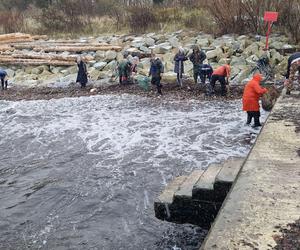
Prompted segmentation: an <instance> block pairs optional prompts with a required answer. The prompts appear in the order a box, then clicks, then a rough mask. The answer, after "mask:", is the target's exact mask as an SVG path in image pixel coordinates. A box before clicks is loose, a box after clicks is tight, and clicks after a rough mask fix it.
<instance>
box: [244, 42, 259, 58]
mask: <svg viewBox="0 0 300 250" xmlns="http://www.w3.org/2000/svg"><path fill="white" fill-rule="evenodd" d="M258 51H259V45H258V44H257V43H252V44H251V45H250V46H248V47H247V48H246V49H245V50H244V52H243V55H244V56H245V57H249V56H251V55H257V54H258Z"/></svg>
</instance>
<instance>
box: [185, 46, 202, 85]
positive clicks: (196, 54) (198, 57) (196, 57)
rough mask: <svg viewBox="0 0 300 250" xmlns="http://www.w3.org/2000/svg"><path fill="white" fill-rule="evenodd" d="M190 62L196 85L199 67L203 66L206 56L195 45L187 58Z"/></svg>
mask: <svg viewBox="0 0 300 250" xmlns="http://www.w3.org/2000/svg"><path fill="white" fill-rule="evenodd" d="M189 58H190V61H191V62H192V63H193V66H194V67H193V70H194V80H195V84H197V79H198V76H199V70H200V65H201V64H203V61H204V60H205V59H206V54H205V53H204V52H203V51H202V50H200V48H199V47H198V46H197V45H195V46H194V48H193V53H192V54H191V55H190V56H189Z"/></svg>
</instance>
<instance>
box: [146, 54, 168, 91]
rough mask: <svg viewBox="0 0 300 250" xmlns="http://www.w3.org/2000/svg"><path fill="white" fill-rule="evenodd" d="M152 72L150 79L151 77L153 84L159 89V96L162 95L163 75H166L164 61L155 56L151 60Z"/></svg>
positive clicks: (150, 72)
mask: <svg viewBox="0 0 300 250" xmlns="http://www.w3.org/2000/svg"><path fill="white" fill-rule="evenodd" d="M150 64H151V66H150V71H149V77H150V76H151V84H153V85H155V86H156V88H157V94H159V95H162V92H161V88H162V84H161V83H160V81H161V77H162V74H163V73H164V65H163V63H162V61H161V60H160V59H159V58H158V57H155V56H152V59H151V60H150Z"/></svg>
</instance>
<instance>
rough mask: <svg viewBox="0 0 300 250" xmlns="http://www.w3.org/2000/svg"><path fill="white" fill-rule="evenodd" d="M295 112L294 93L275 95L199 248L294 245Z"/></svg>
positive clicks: (297, 206) (299, 139) (299, 172)
mask: <svg viewBox="0 0 300 250" xmlns="http://www.w3.org/2000/svg"><path fill="white" fill-rule="evenodd" d="M299 117H300V98H299V93H298V92H294V93H293V94H292V95H291V96H285V95H283V96H282V97H280V98H279V100H278V102H277V103H276V105H275V107H274V109H273V111H272V113H271V114H270V116H269V118H268V121H267V123H266V124H265V126H264V128H263V130H262V132H261V134H260V135H259V137H258V139H257V141H256V143H255V146H254V147H253V149H252V151H251V153H250V155H249V156H248V159H247V161H246V162H245V164H244V166H243V168H242V171H241V172H240V175H239V176H238V179H237V180H236V182H235V183H234V186H233V188H232V190H231V192H230V193H229V195H228V196H227V199H226V200H225V203H224V205H223V208H222V209H221V211H220V213H219V215H218V217H217V219H216V221H215V224H214V226H213V227H212V229H211V231H210V233H209V235H208V237H207V239H206V242H205V243H204V244H203V246H202V248H201V249H204V250H210V249H222V250H223V249H224V250H226V249H228V250H235V249H238V250H244V249H245V250H248V249H251V250H253V249H257V250H261V249H291V250H298V249H299V244H298V238H297V237H298V234H297V232H298V231H297V230H296V229H295V228H297V227H298V222H297V221H298V220H299V214H300V157H299V154H298V150H299V145H300V133H299V120H300V119H299ZM295 222H296V223H295ZM289 224H290V225H293V226H290V227H293V229H295V231H296V233H288V232H286V234H284V235H283V236H282V234H281V231H282V228H286V227H287V225H289ZM278 235H281V236H278ZM281 237H282V238H281ZM293 237H296V238H293ZM292 238H293V240H292ZM278 239H279V240H278ZM280 239H282V240H280ZM284 239H287V241H288V243H287V245H286V247H285V248H284V247H283V246H284V243H283V242H284V241H285V240H284ZM287 241H286V242H287ZM277 244H279V245H277ZM288 244H290V245H288ZM287 246H288V247H287Z"/></svg>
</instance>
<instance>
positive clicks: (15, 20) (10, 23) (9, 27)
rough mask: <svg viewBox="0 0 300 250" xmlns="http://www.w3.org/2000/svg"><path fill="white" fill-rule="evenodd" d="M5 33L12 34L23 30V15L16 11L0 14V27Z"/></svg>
mask: <svg viewBox="0 0 300 250" xmlns="http://www.w3.org/2000/svg"><path fill="white" fill-rule="evenodd" d="M1 26H2V30H3V32H5V33H13V32H18V31H22V30H23V29H24V15H23V14H22V13H20V12H19V11H17V10H10V11H3V12H2V13H0V27H1Z"/></svg>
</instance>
